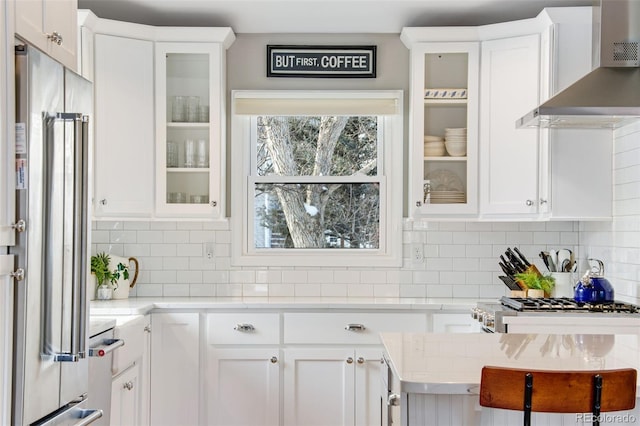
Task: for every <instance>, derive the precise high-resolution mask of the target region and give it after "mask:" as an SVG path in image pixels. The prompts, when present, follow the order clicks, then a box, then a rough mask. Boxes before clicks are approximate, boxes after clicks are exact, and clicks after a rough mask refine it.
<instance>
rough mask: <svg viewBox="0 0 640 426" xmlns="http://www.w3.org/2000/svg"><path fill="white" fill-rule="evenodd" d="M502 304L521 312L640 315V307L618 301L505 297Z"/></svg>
mask: <svg viewBox="0 0 640 426" xmlns="http://www.w3.org/2000/svg"><path fill="white" fill-rule="evenodd" d="M500 303H501V304H502V305H504V306H507V307H509V308H511V309H514V310H516V311H519V312H551V311H567V312H570V311H575V312H612V313H632V314H635V313H640V306H636V305H632V304H630V303H623V302H618V301H613V302H607V303H583V302H576V301H575V300H573V299H571V298H568V297H558V298H523V297H507V296H503V297H502V298H501V299H500Z"/></svg>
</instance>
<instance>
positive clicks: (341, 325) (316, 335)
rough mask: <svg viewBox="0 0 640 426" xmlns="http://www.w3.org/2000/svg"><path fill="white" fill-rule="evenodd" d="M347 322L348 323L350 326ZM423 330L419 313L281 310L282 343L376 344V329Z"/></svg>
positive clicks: (422, 317)
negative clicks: (313, 312) (284, 311)
mask: <svg viewBox="0 0 640 426" xmlns="http://www.w3.org/2000/svg"><path fill="white" fill-rule="evenodd" d="M350 325H351V327H350ZM360 326H362V327H364V328H363V329H361V328H360ZM389 331H402V332H416V333H423V332H426V331H427V318H426V314H420V313H398V314H396V313H390V314H378V313H359V312H354V313H334V314H331V313H319V314H306V313H285V314H284V343H285V344H289V343H311V344H313V343H316V344H323V343H339V344H377V343H380V337H379V336H378V334H379V333H382V332H389Z"/></svg>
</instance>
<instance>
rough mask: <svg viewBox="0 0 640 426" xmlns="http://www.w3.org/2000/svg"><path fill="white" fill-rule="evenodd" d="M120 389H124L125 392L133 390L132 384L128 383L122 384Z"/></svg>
mask: <svg viewBox="0 0 640 426" xmlns="http://www.w3.org/2000/svg"><path fill="white" fill-rule="evenodd" d="M122 387H123V388H125V389H126V390H131V389H133V382H132V381H128V382H127V383H125V384H123V385H122Z"/></svg>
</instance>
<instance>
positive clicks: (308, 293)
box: [293, 284, 322, 297]
mask: <svg viewBox="0 0 640 426" xmlns="http://www.w3.org/2000/svg"><path fill="white" fill-rule="evenodd" d="M293 286H294V295H295V296H296V297H320V296H322V285H321V284H293Z"/></svg>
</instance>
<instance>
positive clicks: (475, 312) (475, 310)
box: [471, 308, 479, 320]
mask: <svg viewBox="0 0 640 426" xmlns="http://www.w3.org/2000/svg"><path fill="white" fill-rule="evenodd" d="M478 311H479V309H478V308H472V309H471V318H473V319H474V320H477V319H478Z"/></svg>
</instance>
